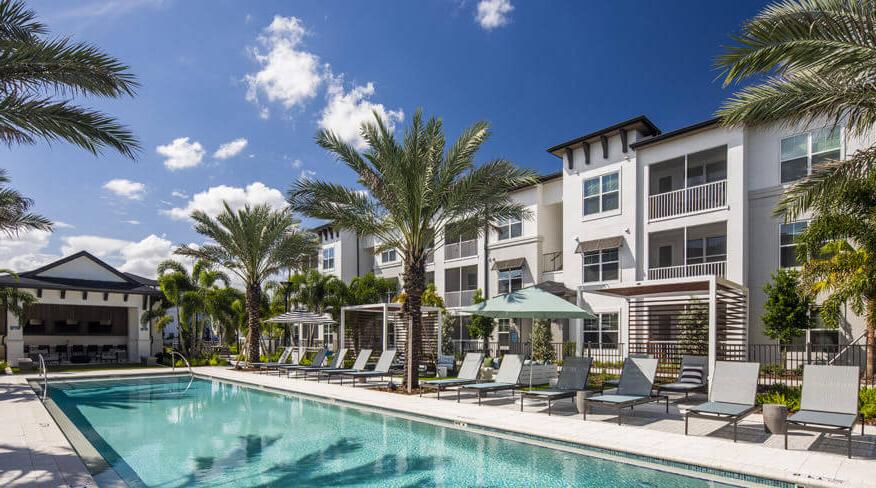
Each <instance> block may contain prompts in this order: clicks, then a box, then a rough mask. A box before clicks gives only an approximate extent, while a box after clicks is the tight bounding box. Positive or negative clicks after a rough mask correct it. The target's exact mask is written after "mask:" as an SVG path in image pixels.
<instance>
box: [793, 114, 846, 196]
mask: <svg viewBox="0 0 876 488" xmlns="http://www.w3.org/2000/svg"><path fill="white" fill-rule="evenodd" d="M841 133H842V131H841V129H840V128H838V127H837V128H830V127H827V128H824V129H819V130H815V131H811V132H806V133H804V134H797V135H795V136H791V137H786V138H784V139H782V144H781V145H782V154H781V180H782V183H790V182H793V181H796V180H799V179H800V178H803V177H804V176H808V175H810V174H812V170H813V168H815V167H817V166H818V165H819V164H823V163H825V162H827V161H831V160H835V159H840V157H841V154H840V153H841V146H842V137H841Z"/></svg>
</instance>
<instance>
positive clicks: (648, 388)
mask: <svg viewBox="0 0 876 488" xmlns="http://www.w3.org/2000/svg"><path fill="white" fill-rule="evenodd" d="M656 375H657V360H656V359H650V358H633V357H630V358H627V359H626V360H625V361H624V369H622V370H621V377H620V382H619V383H618V385H617V392H616V393H614V394H611V395H597V396H595V397H590V398H585V399H584V408H583V409H582V410H583V412H582V414H583V415H584V420H587V408H588V407H589V406H590V404H591V403H598V404H601V405H603V406H605V407H609V408H613V409H615V410H617V424H618V425H621V424H622V423H623V411H624V409H626V408H630V409H631V410H632V409H633V407H635V406H636V405H642V404H645V403H652V402H658V401H660V400H665V401H666V412H667V413H669V397H668V396H666V395H654V394H653V391H652V390H653V389H654V376H656Z"/></svg>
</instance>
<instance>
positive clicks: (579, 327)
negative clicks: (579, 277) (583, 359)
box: [572, 288, 584, 356]
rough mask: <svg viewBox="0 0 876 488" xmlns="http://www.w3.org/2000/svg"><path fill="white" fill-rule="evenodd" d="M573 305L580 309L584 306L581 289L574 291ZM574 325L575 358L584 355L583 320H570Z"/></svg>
mask: <svg viewBox="0 0 876 488" xmlns="http://www.w3.org/2000/svg"><path fill="white" fill-rule="evenodd" d="M575 305H577V306H578V308H581V307H582V306H583V305H584V295H583V294H582V293H581V289H580V288H577V289H575ZM572 320H573V321H574V323H575V327H574V329H575V356H583V355H584V319H572Z"/></svg>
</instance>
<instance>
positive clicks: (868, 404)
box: [858, 388, 876, 420]
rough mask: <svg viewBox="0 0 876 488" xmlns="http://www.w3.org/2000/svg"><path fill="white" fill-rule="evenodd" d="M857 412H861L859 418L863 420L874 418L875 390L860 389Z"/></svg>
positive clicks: (875, 412) (875, 415)
mask: <svg viewBox="0 0 876 488" xmlns="http://www.w3.org/2000/svg"><path fill="white" fill-rule="evenodd" d="M858 410H860V411H861V416H862V417H864V419H865V420H872V419H874V418H876V388H861V395H860V397H858Z"/></svg>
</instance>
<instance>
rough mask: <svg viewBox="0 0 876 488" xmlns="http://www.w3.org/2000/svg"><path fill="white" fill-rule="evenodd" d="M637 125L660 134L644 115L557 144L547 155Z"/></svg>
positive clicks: (549, 149)
mask: <svg viewBox="0 0 876 488" xmlns="http://www.w3.org/2000/svg"><path fill="white" fill-rule="evenodd" d="M639 124H641V125H644V126H645V128H646V129H647V131H648V132H650V133H651V134H660V129H659V128H658V127H657V126H656V125H654V123H653V122H651V120H650V119H648V117H645V116H644V115H639V116H637V117H633V118H631V119H627V120H624V121H623V122H618V123H617V124H614V125H611V126H608V127H605V128H603V129H599V130H597V131H594V132H591V133H589V134H585V135H583V136H580V137H576V138H574V139H572V140H569V141H566V142H564V143H562V144H557V145H556V146H553V147H549V148H548V150H547V151H548V152H549V153H553V152H554V151H558V150H560V149H563V148H565V147H568V146H573V145H575V144H578V143H581V142H584V141H588V140H590V139H595V138H597V137H599V136H602V135H607V134H610V133H612V132H615V131H617V130H620V129H623V128H624V127H629V126H631V125H639Z"/></svg>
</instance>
